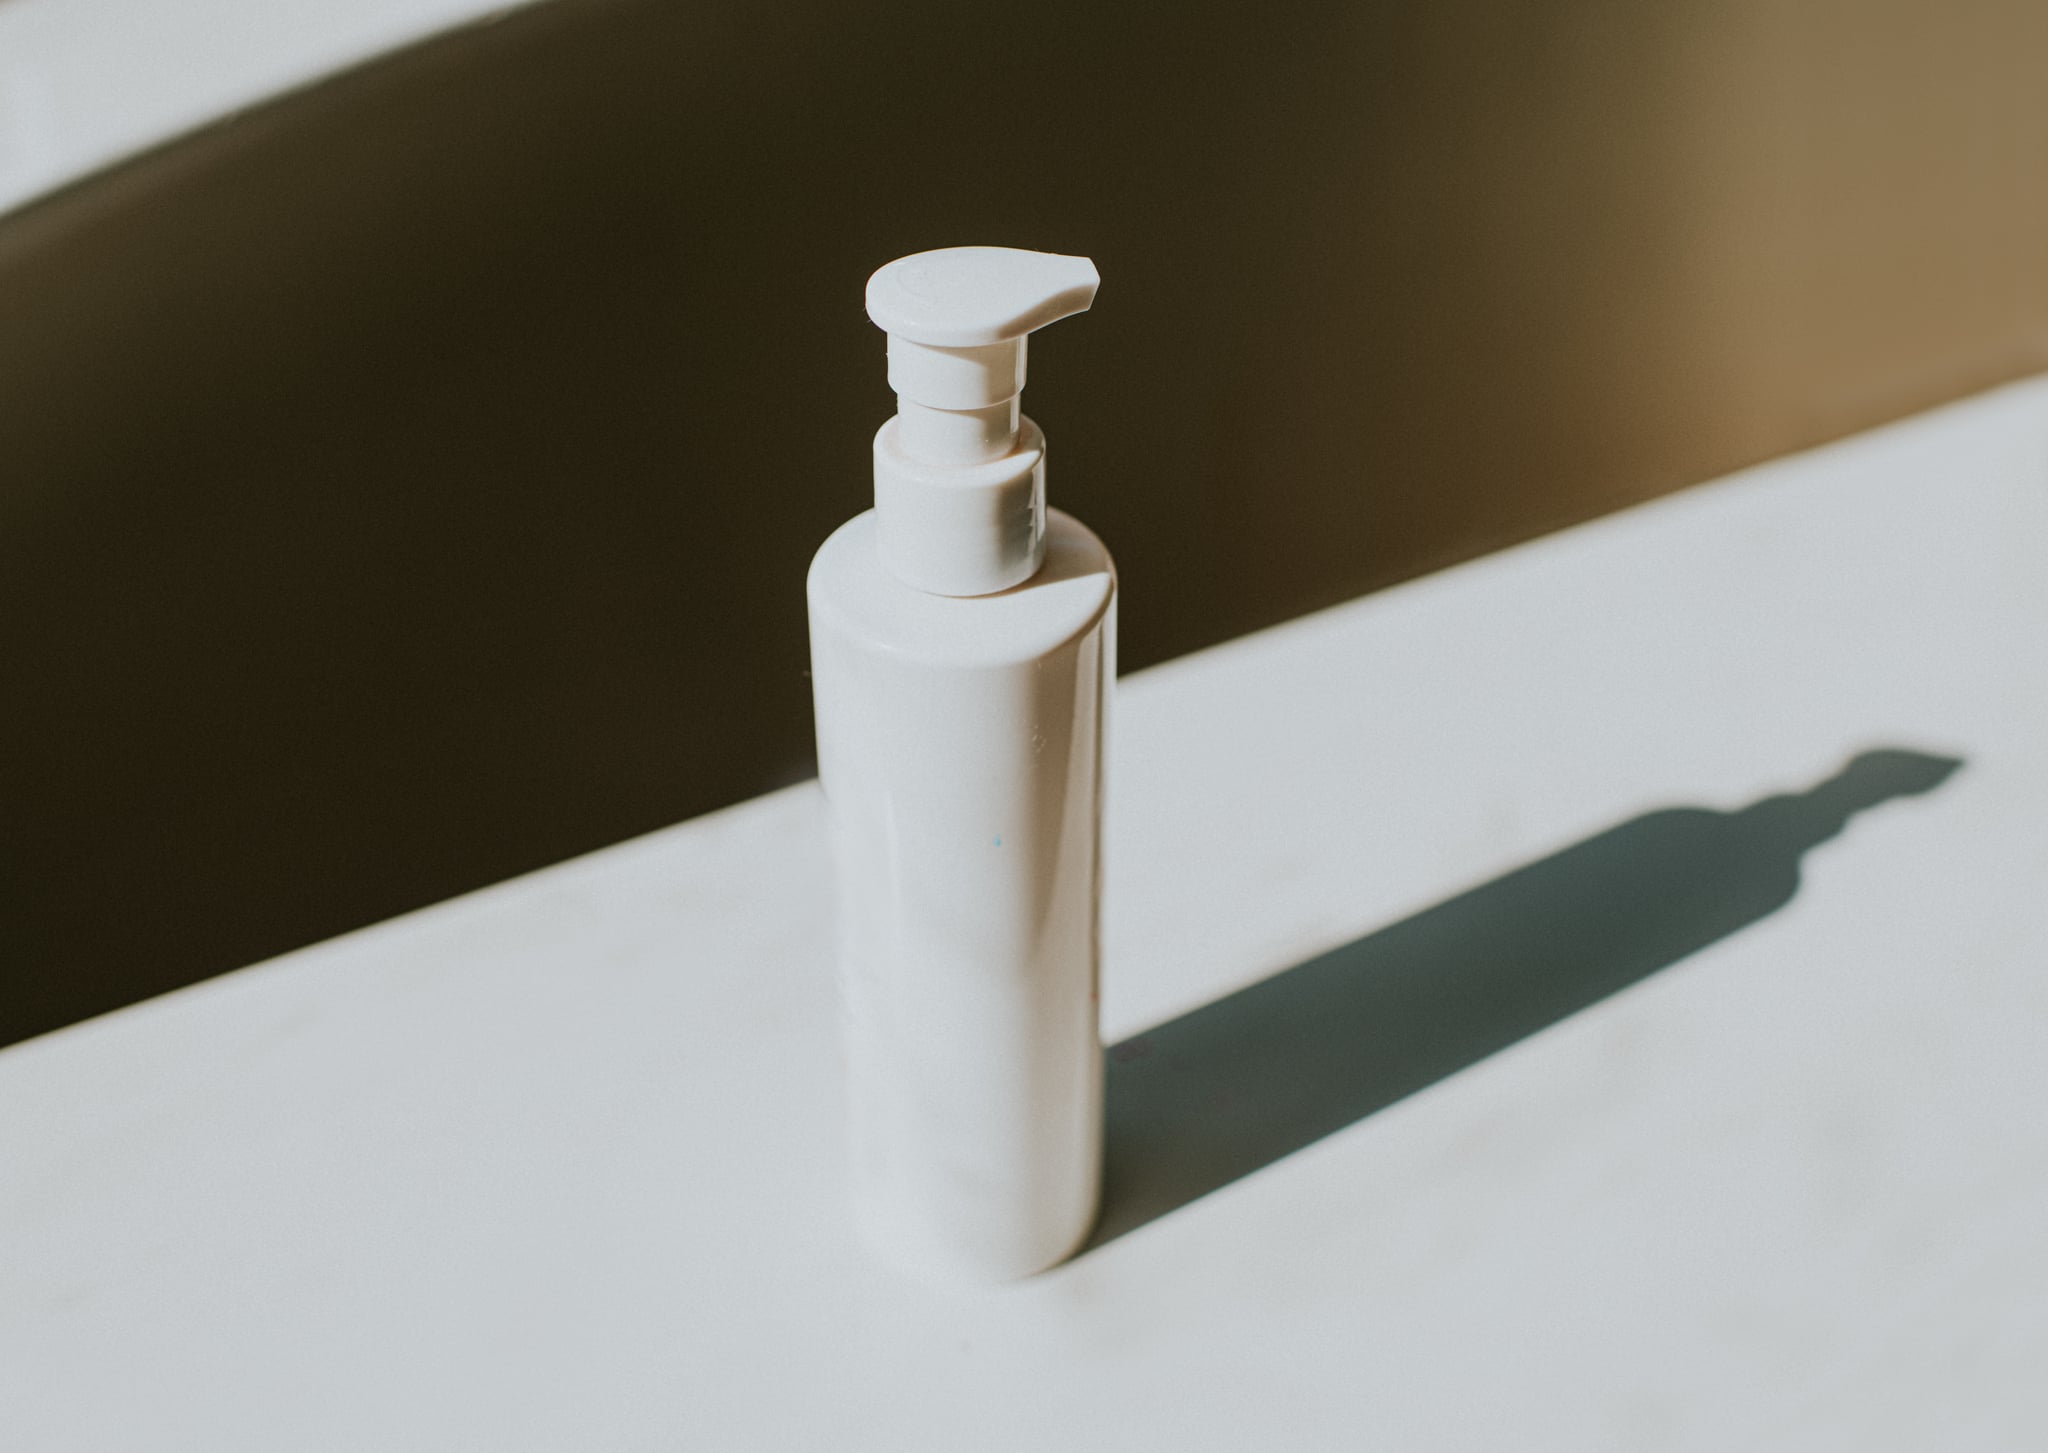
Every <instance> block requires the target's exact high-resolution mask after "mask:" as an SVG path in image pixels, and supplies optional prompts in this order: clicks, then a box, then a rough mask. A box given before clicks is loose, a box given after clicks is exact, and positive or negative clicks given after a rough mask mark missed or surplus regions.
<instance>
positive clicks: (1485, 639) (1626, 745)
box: [0, 380, 2048, 1453]
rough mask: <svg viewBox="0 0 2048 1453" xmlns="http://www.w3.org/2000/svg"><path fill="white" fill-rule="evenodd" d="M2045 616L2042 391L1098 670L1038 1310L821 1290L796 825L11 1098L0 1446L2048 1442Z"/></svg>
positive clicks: (325, 948) (40, 1078)
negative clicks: (1074, 1050)
mask: <svg viewBox="0 0 2048 1453" xmlns="http://www.w3.org/2000/svg"><path fill="white" fill-rule="evenodd" d="M2044 562H2048V380H2042V381H2035V382H2032V383H2028V384H2023V385H2019V386H2015V387H2013V388H2009V389H2006V390H2003V391H2001V392H1998V393H1995V394H1992V395H1989V396H1986V397H1984V398H1980V399H1977V400H1973V401H1970V402H1967V403H1964V404H1961V405H1957V406H1955V407H1952V408H1949V409H1945V410H1942V411H1940V412H1938V413H1935V414H1933V415H1929V416H1927V417H1924V418H1921V419H1918V420H1914V421H1910V422H1907V423H1905V424H1901V425H1898V426H1895V427H1893V428H1889V429H1885V430H1882V431H1879V432H1877V433H1874V434H1871V435H1868V436H1864V437H1861V438H1858V439H1854V440H1851V441H1848V442H1846V443H1842V444H1839V445H1836V446H1833V447H1830V448H1827V449H1824V450H1821V451H1818V452H1815V453H1812V454H1808V455H1804V456H1801V457H1798V458H1794V459H1789V460H1785V461H1780V462H1778V463H1774V464H1771V465H1768V466H1766V467H1763V468H1761V469H1757V470H1754V471H1751V472H1749V473H1747V474H1745V475H1743V476H1740V477H1738V478H1735V479H1732V480H1728V481H1725V482H1722V483H1719V484H1715V485H1710V486H1706V487H1703V488H1700V489H1696V490H1692V491H1688V492H1686V493H1683V494H1681V495H1678V496H1675V497H1672V498H1670V499H1667V500H1664V501H1662V502H1659V503H1656V504H1652V505H1649V506H1646V507H1643V508H1639V509H1635V510H1631V511H1629V512H1627V513H1625V514H1621V515H1618V516H1614V517H1611V518H1609V519H1606V520H1603V521H1600V522H1598V523H1595V524H1592V525H1589V526H1585V527H1583V528H1579V529H1576V530H1572V531H1570V532H1568V533H1565V534H1562V535H1558V536H1554V537H1552V538H1550V539H1547V540H1543V541H1540V542H1537V543H1535V544H1533V545H1529V546H1525V547H1523V548H1520V549H1516V550H1513V551H1509V552H1507V553H1505V554H1502V555H1498V556H1495V557H1492V558H1490V559H1487V560H1483V561H1479V562H1477V563H1475V564H1472V565H1468V566H1464V567H1461V568H1459V569H1456V570H1452V571H1448V572H1445V573H1443V574H1441V575H1437V576H1434V577H1431V578H1429V579H1426V580H1422V581H1418V582H1416V583H1414V584H1411V585H1407V586H1403V587H1401V588H1398V589H1395V590H1391V591H1386V592H1383V593H1381V594H1378V595H1375V596H1372V597H1369V598H1367V599H1364V600H1361V601H1358V602H1356V603H1354V604H1351V605H1347V606H1344V607H1342V608H1339V609H1337V610H1333V611H1329V612H1326V613H1324V614H1321V615H1318V616H1314V617H1310V618H1307V619H1304V620H1301V621H1297V622H1294V623H1292V624H1289V625H1287V626H1284V627H1282V628H1280V629H1277V630H1273V631H1268V632H1265V633H1263V634H1260V635H1257V636H1253V637H1249V638H1246V639H1244V640H1240V641H1237V642H1233V643H1231V644H1229V645H1226V646H1223V647H1221V648H1218V649H1216V650H1212V651H1208V652H1204V653H1202V654H1200V655H1197V656H1193V657H1189V658H1185V659H1183V660H1180V661H1176V662H1173V663H1171V664H1168V665H1166V666H1163V667H1160V668H1157V669H1154V670H1151V671H1147V672H1144V673H1142V674H1140V675H1138V676H1136V677H1134V678H1131V679H1129V680H1128V681H1127V682H1126V683H1125V685H1124V689H1123V692H1122V694H1121V697H1120V701H1119V717H1118V722H1117V731H1116V735H1115V739H1114V741H1115V752H1116V756H1115V768H1116V778H1115V782H1114V786H1113V789H1112V790H1113V811H1114V816H1113V820H1112V825H1111V849H1112V856H1111V861H1110V882H1109V890H1110V893H1111V895H1112V896H1111V903H1110V910H1109V911H1110V924H1109V948H1108V964H1107V971H1106V972H1107V987H1106V997H1105V1006H1104V1008H1105V1015H1106V1020H1107V1022H1106V1025H1105V1028H1106V1031H1107V1033H1108V1035H1109V1037H1110V1038H1112V1039H1115V1040H1122V1041H1125V1043H1123V1045H1122V1046H1121V1047H1120V1048H1119V1049H1117V1050H1115V1051H1113V1056H1112V1057H1113V1063H1114V1068H1113V1071H1112V1107H1113V1108H1112V1130H1113V1133H1112V1152H1111V1162H1110V1167H1109V1174H1110V1179H1111V1182H1112V1197H1111V1202H1110V1206H1109V1211H1108V1217H1109V1219H1108V1223H1107V1224H1108V1227H1109V1229H1110V1231H1111V1232H1112V1233H1114V1232H1118V1231H1121V1232H1122V1234H1111V1235H1110V1236H1108V1237H1107V1238H1106V1239H1105V1240H1103V1241H1102V1242H1101V1243H1100V1244H1098V1245H1097V1246H1095V1247H1094V1248H1093V1249H1091V1250H1089V1251H1087V1252H1085V1253H1084V1254H1082V1255H1081V1256H1080V1257H1078V1258H1077V1259H1076V1260H1075V1261H1073V1262H1072V1263H1070V1264H1069V1265H1067V1266H1065V1267H1062V1268H1060V1269H1058V1270H1056V1271H1054V1272H1051V1273H1049V1274H1047V1275H1044V1276H1042V1277H1039V1278H1036V1279H1034V1280H1032V1281H1030V1282H1027V1283H1024V1284H1021V1285H1018V1286H1014V1287H1009V1288H1002V1289H997V1290H992V1291H983V1292H971V1293H969V1292H940V1291H934V1290H930V1289H927V1288H925V1287H923V1286H921V1285H918V1284H915V1283H912V1282H908V1281H904V1280H901V1279H899V1278H898V1277H896V1276H895V1275H893V1274H892V1273H890V1272H888V1271H886V1270H884V1269H882V1268H880V1267H878V1266H875V1265H871V1264H870V1263H869V1262H868V1261H867V1260H866V1259H865V1258H864V1257H863V1256H862V1254H861V1253H860V1251H859V1249H858V1248H857V1247H856V1246H855V1245H854V1244H853V1242H852V1241H851V1239H850V1234H849V1231H848V1228H847V1226H846V1223H845V1219H844V1217H843V1216H842V1214H841V1206H840V1197H839V1191H840V1163H839V1158H838V1136H839V1127H838V1121H837V1115H838V1109H837V1081H836V1077H835V1067H834V1044H833V1003H832V991H831V979H830V974H829V968H828V964H827V925H826V920H825V911H826V909H825V904H826V893H825V884H824V872H825V863H824V859H823V856H822V853H821V846H820V842H819V832H818V820H817V809H818V802H817V798H816V796H815V792H814V790H813V789H812V788H810V787H808V786H805V787H799V788H795V789H792V790H790V791H787V792H782V793H778V794H775V795H773V796H770V797H766V798H762V799H759V800H757V801H754V802H750V803H746V804H744V805H742V806H739V807H736V808H733V809H731V810H729V811H725V812H721V813H717V814H713V815H711V816H708V817H705V818H700V819H698V820H695V821H692V822H688V823H684V824H682V825H680V826H677V827H675V828H672V829H670V830H668V831H666V832H662V833H657V834H655V835H653V836H651V837H648V838H644V839H641V840H638V841H635V842H631V843H626V844H623V845H621V846H619V847H616V848H613V849H610V850H608V851H605V852H601V853H598V854H595V855H593V856H590V857H587V858H583V859H580V860H577V861H574V862H570V863H566V864H563V865H561V866H559V867H556V868H552V869H549V870H547V871H545V872H542V873H537V874H534V875H533V876H531V877H527V878H523V879H519V880H517V881H515V882H511V883H507V884H503V885H501V886H499V887H496V888H493V889H490V890H488V891H486V892H483V893H479V894H475V895H473V896H471V897H468V898H464V899H461V900H458V901H455V902H452V903H448V904H444V905H441V906H439V907H436V908H433V909H429V910H426V911H424V912H421V913H417V914H413V915H411V916H409V917H406V918H403V919H399V920H397V921H394V922H391V923H387V924H382V925H379V926H377V927H374V928H370V929H366V930H364V931H362V932H360V933H356V934H352V935H350V936H348V937H346V938H343V939H340V940H337V941H335V942H331V943H327V944H323V945H319V946H317V947H314V948H310V949H306V950H304V951H302V952H299V953H295V954H291V955H288V956H287V957H285V958H282V959H279V960H277V961H274V962H272V963H269V964H265V965H261V966H258V967H256V968H252V969H248V970H245V971H243V972H240V973H237V974H232V975H229V976H227V977H225V978H221V979H217V980H214V981H212V982H209V983H206V984H202V985H199V986H197V987H195V988H192V989H189V990H185V991H182V992H180V993H177V994H173V995H170V996H168V997H166V998H163V999H159V1000H156V1001H153V1002H150V1003H146V1004H142V1005H138V1006H136V1007H134V1008H132V1009H128V1010H125V1011H122V1012H121V1013H118V1014H114V1015H111V1016H109V1017H107V1018H104V1019H100V1020H97V1021H93V1022H90V1023H87V1024H83V1025H78V1026H75V1027H73V1028H71V1029H67V1030H64V1031H62V1032H60V1033H57V1034H53V1035H50V1036H47V1037H45V1038H42V1039H40V1040H35V1041H31V1042H29V1043H26V1044H23V1045H20V1046H17V1047H15V1048H13V1049H10V1050H8V1051H6V1052H5V1053H0V1409H4V1410H5V1412H4V1424H5V1426H6V1428H7V1433H6V1434H5V1438H4V1442H5V1446H6V1447H7V1448H9V1449H11V1450H14V1453H30V1450H44V1449H50V1450H58V1449H61V1450H66V1453H74V1450H82V1449H90V1450H99V1449H148V1450H152V1453H167V1450H180V1449H193V1450H206V1453H228V1450H244V1449H246V1450H263V1453H276V1450H281V1449H290V1450H295V1453H304V1450H315V1449H379V1450H396V1449H413V1448H418V1449H437V1450H438V1449H479V1450H484V1449H488V1450H492V1453H510V1450H522V1449H533V1450H542V1449H546V1450H560V1449H569V1448H573V1449H578V1450H594V1449H621V1450H628V1449H630V1450H652V1449H684V1448H687V1449H728V1448H731V1449H748V1450H757V1449H826V1448H830V1449H864V1448H874V1449H891V1450H902V1449H934V1450H964V1449H976V1450H991V1449H1032V1450H1044V1449H1055V1448H1104V1449H1111V1448H1114V1449H1132V1450H1146V1449H1158V1450H1167V1449H1172V1450H1184V1449H1190V1448H1205V1449H1206V1448H1214V1449H1280V1448H1314V1449H1325V1448H1329V1449H1361V1448H1384V1449H1402V1450H1416V1449H1453V1448H1457V1449H1463V1448H1473V1449H1478V1448H1485V1449H1502V1448H1511V1449H1516V1450H1537V1449H1558V1450H1572V1453H1585V1450H1589V1449H1606V1448H1614V1449H1629V1450H1644V1449H1651V1448H1660V1449H1661V1448H1674V1449H1715V1450H1726V1449H1731V1448H1740V1449H1745V1450H1751V1449H1757V1448H1778V1447H1783V1448H1798V1449H1835V1448H1839V1449H1844V1450H1850V1449H1853V1450H1857V1453H1871V1450H1876V1449H1889V1448H1898V1449H1916V1450H1917V1449H1926V1448H1936V1447H1938V1448H1941V1449H1943V1450H1945V1453H1955V1450H1965V1449H2016V1448H2039V1447H2042V1446H2048V1377H2043V1376H2042V1369H2043V1368H2044V1367H2048V1052H2044V1051H2048V972H2044V970H2048V893H2044V892H2043V891H2042V885H2043V883H2044V881H2048V570H2044V568H2043V566H2044ZM1125 589H1126V590H1127V591H1129V592H1132V593H1139V592H1143V591H1144V589H1145V582H1144V581H1143V580H1141V579H1132V580H1128V581H1126V582H1125ZM800 608H801V602H800V601H799V600H797V599H796V598H795V597H794V596H793V597H792V599H791V601H790V609H791V610H792V611H795V610H799V609H800ZM1871 749H1890V750H1891V751H1892V752H1893V753H1894V755H1891V756H1888V757H1882V758H1876V759H1870V760H1868V761H1866V763H1865V765H1864V766H1863V767H1861V768H1859V769H1857V771H1856V773H1855V774H1853V775H1852V777H1851V778H1849V779H1848V784H1849V785H1848V786H1846V787H1844V786H1842V785H1839V784H1838V785H1837V786H1836V787H1834V788H1828V789H1823V790H1822V791H1821V792H1820V793H1818V794H1817V795H1814V796H1809V797H1806V798H1804V799H1802V800H1800V801H1797V802H1794V803H1791V804H1789V805H1782V804H1781V805H1780V807H1778V808H1773V809H1770V810H1768V811H1767V812H1765V813H1763V814H1760V815H1759V814H1752V815H1751V816H1750V817H1749V818H1743V819H1733V818H1727V817H1712V816H1706V815H1702V814H1698V813H1694V814H1689V815H1682V816H1676V817H1673V816H1661V817H1648V816H1646V815H1647V814H1651V813H1653V812H1655V811H1657V810H1659V809H1664V808H1669V807H1704V808H1713V809H1723V810H1728V809H1735V808H1739V807H1742V806H1744V805H1745V804H1749V803H1752V802H1754V801H1756V800H1758V799H1759V798H1762V797H1765V796H1767V795H1769V794H1773V793H1790V794H1800V793H1807V792H1809V791H1810V790H1811V789H1814V788H1816V787H1817V786H1818V785H1819V784H1821V783H1823V782H1825V781H1827V780H1828V779H1830V778H1834V777H1835V776H1836V774H1837V773H1839V772H1840V771H1841V770H1842V768H1843V767H1844V764H1845V763H1846V762H1848V760H1849V759H1850V758H1851V757H1852V756H1854V755H1855V754H1857V753H1860V752H1865V751H1868V750H1871ZM1944 758H1954V759H1961V760H1962V761H1963V762H1964V764H1965V765H1963V766H1962V767H1961V769H1960V770H1957V771H1955V772H1954V773H1953V775H1947V776H1945V777H1944V774H1945V772H1946V770H1947V769H1946V767H1945V766H1944V765H1943V761H1942V759H1944ZM1848 797H1857V798H1860V799H1861V801H1862V805H1863V806H1864V807H1865V808H1866V810H1863V811H1860V812H1859V813H1857V815H1855V816H1854V817H1853V818H1851V819H1850V820H1848V821H1847V822H1846V824H1843V825H1841V830H1840V832H1839V833H1838V834H1837V835H1835V836H1833V837H1832V838H1829V839H1827V840H1825V841H1818V842H1816V843H1815V845H1813V846H1811V847H1810V850H1808V851H1806V852H1805V854H1804V881H1803V884H1802V885H1801V886H1799V887H1798V889H1797V891H1796V893H1791V892H1790V889H1791V884H1792V879H1791V877H1790V873H1791V869H1792V865H1793V863H1794V861H1795V860H1796V858H1797V856H1798V847H1799V843H1800V839H1801V836H1802V834H1804V836H1805V837H1807V838H1811V839H1817V838H1818V837H1820V836H1821V835H1822V833H1823V832H1824V831H1825V827H1826V826H1827V823H1826V822H1825V821H1824V820H1825V819H1827V818H1828V816H1829V808H1830V807H1831V806H1832V805H1835V804H1837V803H1839V802H1842V801H1845V800H1846V798H1848ZM1731 824H1736V825H1731ZM1816 824H1818V826H1816ZM1574 845H1577V846H1574ZM1560 853H1562V856H1555V855H1558V854H1560ZM1532 863H1534V864H1538V866H1537V867H1535V868H1532V869H1530V870H1529V871H1527V872H1521V873H1519V874H1518V873H1517V872H1516V870H1518V869H1521V868H1523V866H1524V865H1528V864H1532ZM1788 893H1789V894H1790V896H1789V898H1788V897H1787V895H1788ZM1447 899H1451V900H1454V901H1452V902H1450V903H1449V904H1448V906H1446V907H1444V908H1442V909H1440V910H1436V911H1434V912H1425V910H1429V909H1430V906H1431V905H1432V904H1436V903H1439V902H1441V901H1443V900H1447ZM109 911H118V905H116V904H110V905H109ZM1418 914H1421V915H1423V916H1421V917H1416V916H1415V915H1418ZM1695 949H1696V950H1697V951H1696V952H1695V951H1693V950H1695ZM1329 950H1337V952H1336V953H1335V954H1333V955H1332V956H1330V957H1326V958H1321V959H1318V958H1317V957H1316V956H1317V955H1319V954H1323V953H1325V951H1329ZM1251 985H1262V987H1259V988H1254V989H1252V990H1251V992H1250V993H1248V994H1245V995H1243V996H1241V997H1239V998H1236V999H1230V1000H1227V1001H1226V1002H1225V1003H1224V1004H1223V1005H1222V1006H1221V1007H1219V1008H1217V1009H1214V1010H1211V1011H1208V1012H1207V1013H1206V1014H1197V1015H1194V1016H1192V1017H1186V1018H1182V1017H1179V1016H1184V1015H1187V1014H1188V1013H1189V1011H1191V1010H1195V1009H1197V1008H1198V1006H1201V1005H1203V1004H1205V1003H1207V1002H1209V1001H1211V1000H1215V999H1218V998H1219V996H1224V995H1228V994H1230V993H1232V992H1233V991H1237V990H1241V989H1244V988H1246V986H1251ZM1573 1011H1576V1012H1573ZM1160 1025H1164V1027H1163V1028H1158V1029H1156V1030H1154V1031H1153V1032H1150V1033H1143V1034H1141V1033H1140V1032H1141V1031H1147V1030H1152V1029H1153V1027H1154V1026H1160ZM1531 1030H1533V1031H1534V1032H1533V1033H1529V1032H1528V1031H1531ZM1524 1034H1526V1036H1527V1037H1523V1038H1519V1039H1517V1036H1520V1035H1524ZM1132 1036H1138V1037H1136V1038H1132ZM1510 1041H1513V1042H1512V1043H1511V1042H1510ZM1318 1137H1320V1138H1318ZM1308 1142H1312V1143H1308ZM1297 1145H1300V1146H1303V1147H1304V1148H1300V1149H1294V1150H1293V1151H1292V1153H1285V1152H1287V1151H1288V1150H1290V1148H1292V1147H1294V1146H1297ZM1204 1192H1206V1194H1204Z"/></svg>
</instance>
